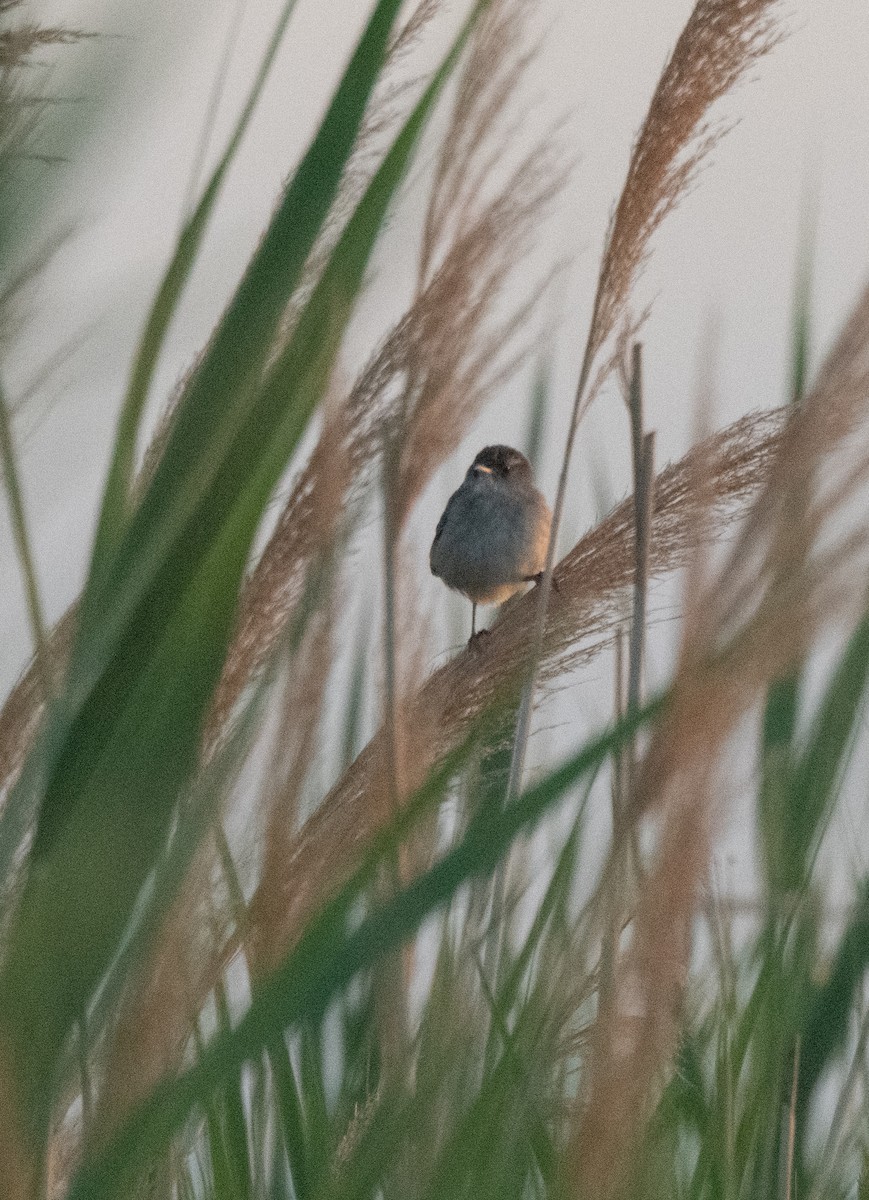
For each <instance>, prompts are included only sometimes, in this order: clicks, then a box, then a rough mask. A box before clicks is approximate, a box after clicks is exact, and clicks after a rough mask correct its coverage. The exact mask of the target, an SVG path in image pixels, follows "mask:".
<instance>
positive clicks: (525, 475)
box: [468, 446, 532, 481]
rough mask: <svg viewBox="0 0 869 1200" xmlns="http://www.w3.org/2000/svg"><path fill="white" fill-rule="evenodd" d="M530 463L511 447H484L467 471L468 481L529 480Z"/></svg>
mask: <svg viewBox="0 0 869 1200" xmlns="http://www.w3.org/2000/svg"><path fill="white" fill-rule="evenodd" d="M531 474H532V472H531V463H530V462H529V461H528V459H527V458H526V457H525V455H524V454H521V453H520V452H519V451H518V450H514V449H513V447H512V446H485V447H484V448H483V449H482V450H481V451H480V453H479V454H478V455H477V457H476V458H475V459H474V461H473V462H472V463H471V465H470V468H469V469H468V478H469V479H482V478H484V477H485V476H487V475H489V476H491V477H492V478H493V479H511V480H513V479H514V480H516V481H525V480H527V481H530V480H531Z"/></svg>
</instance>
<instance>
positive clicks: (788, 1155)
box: [782, 1036, 800, 1200]
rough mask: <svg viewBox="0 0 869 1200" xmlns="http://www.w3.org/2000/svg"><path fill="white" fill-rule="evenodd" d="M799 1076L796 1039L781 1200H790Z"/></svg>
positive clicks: (798, 1046)
mask: <svg viewBox="0 0 869 1200" xmlns="http://www.w3.org/2000/svg"><path fill="white" fill-rule="evenodd" d="M799 1076H800V1039H799V1036H798V1037H797V1040H796V1043H795V1045H794V1070H793V1077H792V1079H791V1100H790V1104H789V1105H788V1112H787V1123H788V1124H787V1128H788V1136H787V1146H786V1152H785V1173H784V1179H783V1181H782V1200H791V1182H792V1180H793V1175H794V1146H795V1142H796V1136H797V1085H798V1083H799Z"/></svg>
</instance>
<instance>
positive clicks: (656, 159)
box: [509, 0, 783, 795]
mask: <svg viewBox="0 0 869 1200" xmlns="http://www.w3.org/2000/svg"><path fill="white" fill-rule="evenodd" d="M779 3H780V0H697V3H696V4H695V6H694V9H693V11H692V13H691V16H690V17H689V19H688V22H687V24H686V25H685V28H684V29H683V31H682V34H681V36H680V37H679V40H678V42H677V43H676V47H675V49H674V51H673V54H672V55H671V57H670V60H669V61H668V63H667V65H666V66H665V68H664V71H663V74H662V75H661V79H660V81H659V83H658V86H657V88H656V89H655V94H654V96H653V97H652V102H651V104H650V106H649V111H648V113H647V115H646V119H645V121H644V122H643V126H642V129H641V130H640V133H639V136H638V137H637V140H636V142H635V144H634V149H633V152H632V154H631V160H630V164H629V166H628V174H627V179H626V180H625V185H624V187H623V189H622V193H621V196H620V197H619V201H618V203H617V205H616V208H615V211H614V213H613V216H612V220H611V221H610V226H609V230H608V232H607V236H606V241H605V244H604V252H603V257H602V260H601V269H600V274H599V276H598V282H597V287H596V290H595V298H594V303H593V307H592V315H591V321H590V323H589V330H588V335H587V338H586V344H585V350H584V352H583V356H582V362H581V365H580V369H579V380H578V383H577V386H576V394H575V397H574V402H573V412H572V414H571V419H570V425H569V428H568V432H567V438H566V440H565V446H564V453H563V457H562V464H561V471H560V474H559V480H558V488H557V492H556V497H555V504H554V507H553V520H552V529H551V533H550V539H549V550H548V553H547V560H546V570H545V572H544V577H543V582H542V586H541V588H540V596H539V604H538V615H537V622H536V625H535V630H534V638H533V641H532V645H531V649H530V654H529V659H528V666H527V679H526V682H525V689H524V692H523V697H522V703H521V705H520V709H519V716H518V719H517V723H516V736H515V741H514V751H513V762H512V765H511V770H510V784H509V791H510V794H511V795H515V794H516V793H517V792H518V790H519V787H520V786H521V781H522V775H523V771H524V765H525V750H526V747H527V743H528V737H529V734H530V731H531V717H532V713H533V709H534V697H535V692H536V686H537V676H538V665H539V663H540V659H541V655H542V653H543V643H544V637H545V628H546V621H547V613H548V610H549V603H550V595H551V585H552V571H553V567H554V565H555V553H556V546H557V542H558V533H559V529H560V528H561V519H562V516H563V513H564V504H565V500H566V496H567V480H568V474H569V471H570V463H571V459H572V457H573V446H574V442H575V440H576V432H577V428H578V426H579V422H580V419H581V417H582V415H583V412H584V411H585V409H586V408H587V407H588V405H589V403H590V402H591V400H592V399H593V397H594V395H595V394H596V391H597V389H598V388H599V386H600V383H601V381H602V374H601V372H598V376H597V378H596V379H595V380H594V383H593V385H592V386H591V387H589V383H590V382H591V381H592V371H593V367H594V364H595V361H596V360H597V358H598V357H599V355H600V352H601V350H602V349H603V346H604V344H605V342H606V341H607V340H608V339H609V338H610V337H611V336H612V335H613V333H614V332H615V330H616V327H617V326H618V324H619V323H620V322H621V321H623V320H624V319H625V317H626V315H627V305H628V302H629V299H630V293H631V290H632V288H633V286H634V284H635V283H636V280H637V277H638V276H639V274H640V272H641V270H642V267H643V264H644V263H645V261H646V259H647V257H648V254H649V249H650V243H651V239H652V237H653V235H654V233H655V232H656V230H657V229H658V228H659V226H660V225H661V223H662V221H664V219H665V218H666V217H667V216H668V214H669V213H670V212H672V210H673V209H674V208H675V207H676V205H677V204H678V203H679V201H680V200H681V199H682V197H683V196H684V195H685V193H686V191H687V190H688V189H689V188H690V187H691V185H692V183H693V182H694V180H695V179H696V177H697V173H698V170H699V168H700V165H701V163H702V162H703V160H704V159H705V158H706V156H707V155H708V154H709V152H710V150H711V149H712V148H713V146H714V145H715V144H716V142H717V141H718V140H719V138H720V137H721V136H722V134H723V133H724V132H725V127H722V126H718V127H710V126H709V125H708V124H706V123H705V122H706V116H707V113H708V112H709V110H710V108H711V107H712V106H713V105H714V104H715V103H716V101H718V100H720V99H721V98H722V97H723V96H724V95H725V94H726V93H727V92H728V91H729V90H730V89H731V88H732V87H733V86H734V85H735V84H736V83H737V81H738V80H739V79H740V78H741V77H742V76H743V75H744V74H745V72H746V71H747V70H748V69H749V68H750V67H751V66H752V65H753V64H754V63H756V62H757V61H758V60H759V59H760V58H762V57H763V56H764V55H766V54H768V53H769V52H770V51H771V50H772V49H773V48H774V47H775V46H776V45H777V44H778V42H779V41H780V40H781V38H782V37H783V34H782V32H781V31H780V30H779V29H778V28H777V26H776V22H775V19H774V16H773V13H774V10H775V9H776V8H777V7H779ZM605 373H606V364H604V368H603V374H605Z"/></svg>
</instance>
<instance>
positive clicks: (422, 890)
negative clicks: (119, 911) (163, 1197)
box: [70, 699, 662, 1200]
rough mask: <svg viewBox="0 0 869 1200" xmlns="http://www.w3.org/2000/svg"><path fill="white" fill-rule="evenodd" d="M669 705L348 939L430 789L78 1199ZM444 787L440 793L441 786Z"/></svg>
mask: <svg viewBox="0 0 869 1200" xmlns="http://www.w3.org/2000/svg"><path fill="white" fill-rule="evenodd" d="M661 705H662V700H660V699H659V700H656V701H653V702H652V703H651V704H649V705H648V706H647V707H646V708H645V709H643V710H642V711H641V712H639V713H637V714H636V715H634V716H631V717H630V718H626V719H625V720H624V721H622V722H621V723H620V724H619V725H618V726H616V727H615V728H614V729H612V730H610V731H608V732H607V733H605V734H604V735H603V736H601V737H599V738H597V739H595V740H594V741H593V742H591V743H590V744H589V745H587V746H586V747H585V748H584V749H583V750H582V751H581V752H580V753H579V754H578V755H576V756H575V757H574V758H572V759H571V760H569V761H568V762H567V763H565V764H564V765H563V766H562V767H560V768H559V769H557V770H555V771H553V772H552V773H551V774H550V775H549V776H548V777H547V778H545V779H544V780H542V781H541V782H540V783H539V784H537V785H536V786H535V787H533V788H531V789H529V790H528V791H527V792H525V793H524V795H523V796H522V798H521V800H520V801H518V802H517V803H516V804H514V805H512V806H511V807H509V808H508V809H506V810H502V811H499V812H494V813H492V814H491V816H489V817H487V818H485V819H484V818H481V819H479V820H477V821H476V822H474V823H472V825H471V827H470V828H469V829H468V831H467V834H466V836H465V838H464V839H463V841H462V842H460V843H459V844H458V845H457V846H456V847H455V848H454V849H453V850H451V851H450V852H449V853H448V854H447V855H446V856H445V857H444V858H443V859H441V860H440V861H439V862H438V863H437V864H436V865H435V866H434V867H432V868H431V869H430V870H428V871H427V872H425V873H424V874H423V875H421V876H420V877H419V878H418V879H416V880H415V881H414V882H413V883H411V884H410V885H409V886H408V887H407V888H405V889H404V890H403V891H401V892H399V893H398V894H396V895H395V896H394V898H393V899H392V900H391V901H389V902H388V903H387V904H386V905H384V907H383V908H382V909H381V910H379V911H378V912H375V913H373V914H372V915H371V916H369V917H368V918H367V919H366V920H364V921H363V922H362V924H361V925H360V926H359V927H358V928H357V929H355V930H354V931H353V932H352V933H350V934H345V932H344V929H345V926H344V918H345V915H346V913H347V911H348V909H349V906H350V905H351V904H352V900H353V897H354V896H356V895H358V894H359V888H360V884H361V883H363V882H365V881H370V879H371V877H372V873H373V871H375V870H376V868H377V865H378V863H382V862H384V861H389V856H390V855H391V854H393V853H394V847H395V844H396V839H397V838H400V837H403V836H404V835H405V834H406V832H407V829H408V828H409V825H410V823H411V822H412V821H414V820H416V819H417V817H418V813H419V809H420V805H421V804H422V803H423V800H424V801H425V803H426V805H428V804H430V803H431V793H430V792H429V791H428V789H424V791H423V793H422V798H420V797H418V798H417V800H416V801H415V802H412V803H411V804H410V805H409V806H408V807H407V808H406V809H405V810H403V812H402V814H400V816H399V818H398V819H397V820H396V821H395V822H394V825H393V828H392V829H391V830H390V831H389V832H388V834H386V835H384V836H383V837H382V838H380V839H379V840H378V843H377V846H376V849H375V850H374V851H373V852H372V853H371V855H369V857H368V859H367V860H366V863H365V864H364V866H363V868H361V869H360V871H359V872H357V875H356V876H355V877H354V879H353V880H351V882H350V883H349V884H348V885H347V886H346V887H345V888H344V889H342V892H341V893H340V894H339V896H338V897H336V899H335V900H334V901H332V903H331V904H330V905H328V906H327V908H326V909H325V910H324V911H323V913H322V914H321V916H320V917H319V918H318V919H317V920H316V921H315V922H314V924H313V925H312V926H311V928H310V929H309V930H308V931H307V933H306V934H305V935H303V937H302V939H301V940H300V942H299V944H298V945H297V947H296V948H295V950H294V951H293V952H292V953H291V955H290V956H289V958H288V959H287V960H286V961H285V963H284V965H283V966H282V967H280V968H279V969H278V970H277V971H276V972H275V973H274V974H273V975H272V977H271V978H270V979H269V980H268V981H266V983H265V984H264V985H263V986H262V988H261V990H260V991H259V993H258V995H257V996H256V997H255V998H254V1000H253V1002H252V1004H251V1007H250V1009H249V1010H248V1012H247V1013H246V1014H245V1016H244V1017H243V1018H242V1019H241V1021H240V1022H239V1023H238V1025H237V1026H236V1027H235V1029H234V1030H233V1031H232V1033H230V1034H222V1035H219V1036H218V1037H216V1038H215V1040H214V1041H213V1043H212V1044H211V1045H210V1046H209V1047H208V1048H207V1049H206V1050H205V1051H204V1053H203V1055H202V1057H201V1059H200V1061H199V1063H198V1064H197V1065H196V1066H195V1067H194V1068H192V1070H190V1071H189V1072H188V1073H187V1074H186V1075H185V1076H183V1077H181V1078H180V1079H178V1080H174V1081H172V1082H170V1083H167V1084H164V1085H162V1086H161V1087H158V1088H157V1090H156V1091H155V1092H154V1094H153V1095H152V1097H151V1098H150V1099H149V1100H148V1101H147V1102H146V1103H145V1104H144V1105H143V1106H142V1108H141V1109H140V1111H139V1112H138V1113H137V1114H136V1116H135V1117H134V1118H133V1120H132V1121H131V1122H130V1123H129V1125H128V1126H127V1127H126V1129H125V1130H124V1131H123V1132H122V1133H121V1134H120V1135H119V1136H118V1138H117V1139H116V1140H115V1142H114V1143H113V1144H112V1145H111V1146H110V1147H109V1148H108V1150H107V1151H106V1152H105V1154H104V1155H103V1156H101V1157H100V1158H98V1159H97V1160H96V1161H94V1162H93V1163H91V1164H90V1165H89V1166H86V1167H85V1168H84V1169H83V1171H82V1172H81V1174H80V1176H79V1178H78V1180H77V1182H76V1183H75V1185H74V1186H73V1189H72V1191H71V1193H70V1200H85V1198H87V1200H103V1198H106V1200H108V1197H111V1196H112V1195H114V1194H116V1189H117V1187H118V1186H121V1184H122V1182H123V1180H124V1179H125V1178H129V1175H128V1172H129V1171H130V1169H131V1166H133V1165H134V1164H136V1163H137V1162H139V1161H141V1158H140V1156H141V1155H142V1154H143V1153H144V1152H146V1151H148V1152H153V1151H155V1150H156V1149H159V1148H160V1147H162V1146H163V1145H165V1144H166V1142H167V1140H168V1139H169V1138H170V1137H171V1136H172V1134H173V1133H174V1132H175V1131H176V1130H177V1129H179V1128H180V1126H181V1124H182V1123H183V1122H184V1121H185V1120H186V1119H187V1117H188V1115H189V1114H190V1112H191V1110H192V1109H193V1108H194V1107H196V1106H197V1105H198V1104H200V1103H201V1102H202V1100H203V1098H204V1097H206V1096H208V1095H210V1094H211V1093H212V1092H213V1091H214V1090H215V1089H216V1088H218V1087H219V1086H220V1085H221V1084H222V1083H224V1082H225V1081H228V1080H231V1079H234V1078H235V1077H236V1076H237V1074H238V1072H239V1071H240V1069H241V1067H242V1066H243V1064H244V1063H245V1062H246V1061H248V1060H249V1059H252V1058H256V1057H257V1056H258V1055H259V1054H260V1053H261V1051H262V1049H263V1048H264V1047H265V1046H267V1045H269V1044H270V1043H271V1041H272V1040H273V1038H274V1037H276V1036H277V1035H278V1034H279V1033H280V1032H281V1031H283V1030H284V1029H285V1028H287V1027H288V1026H291V1025H294V1024H296V1023H299V1022H301V1021H304V1020H306V1019H311V1020H315V1019H319V1017H320V1016H321V1015H322V1013H323V1012H324V1011H325V1008H326V1007H327V1005H328V1003H329V1002H330V1000H331V999H332V997H333V996H335V995H336V994H337V993H338V992H339V991H341V990H342V989H343V988H344V987H345V986H346V985H347V983H349V981H350V980H351V979H352V978H353V977H354V976H355V975H356V974H357V973H358V972H359V971H361V970H364V969H365V968H366V967H368V966H370V965H372V964H373V963H374V962H376V961H379V959H380V958H381V957H382V956H383V955H384V954H385V953H387V952H388V951H389V950H391V949H393V948H394V947H396V946H398V945H400V944H401V942H402V941H403V940H404V939H405V938H406V937H407V936H409V934H410V933H412V932H413V931H414V930H415V929H416V928H418V926H419V924H420V923H421V921H422V920H423V919H424V918H425V917H426V916H428V914H429V913H431V912H433V911H435V910H436V909H438V908H440V907H442V906H443V905H444V904H445V903H446V902H447V901H448V900H449V898H450V897H451V896H453V895H454V894H455V893H456V891H457V890H458V889H459V888H460V887H461V886H462V885H463V884H464V883H465V882H466V881H467V880H468V879H472V878H482V877H485V876H487V875H490V874H491V873H492V871H493V870H494V869H495V867H496V866H497V864H498V862H499V861H500V859H501V857H502V855H503V854H504V853H505V851H506V849H507V848H508V847H509V846H510V845H511V844H512V842H513V840H514V839H515V838H516V837H517V836H518V835H519V834H520V833H521V832H523V831H526V830H528V829H530V828H532V827H533V826H534V825H536V824H537V823H538V822H539V821H540V819H541V818H542V817H543V815H544V814H545V813H546V812H547V811H548V809H549V808H551V807H552V805H554V804H555V803H556V802H557V801H558V800H560V799H561V798H562V796H563V795H564V794H565V792H566V791H567V790H568V789H569V788H570V787H572V786H573V784H574V783H576V781H577V780H578V779H581V778H582V777H583V776H584V775H585V774H587V773H588V772H589V771H592V770H594V769H595V768H596V767H597V766H598V765H599V764H600V763H601V762H602V761H604V760H605V759H606V756H607V755H608V754H610V753H611V752H612V750H613V748H614V747H615V746H618V745H624V744H627V742H628V739H629V738H630V737H632V736H634V735H635V733H636V732H637V730H638V729H639V728H640V727H641V726H642V725H644V724H645V723H646V722H648V721H649V720H650V719H652V718H653V717H654V716H656V715H657V714H658V713H659V712H660V709H661ZM441 786H442V784H441Z"/></svg>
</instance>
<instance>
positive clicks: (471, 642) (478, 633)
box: [468, 600, 489, 652]
mask: <svg viewBox="0 0 869 1200" xmlns="http://www.w3.org/2000/svg"><path fill="white" fill-rule="evenodd" d="M471 604H472V605H473V607H472V609H471V636H470V637H469V638H468V649H469V650H475V651H477V652H479V649H480V643H481V642H482V640H483V638H484V637H488V636H489V630H488V629H477V606H476V604H474V602H473V600H472V601H471Z"/></svg>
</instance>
